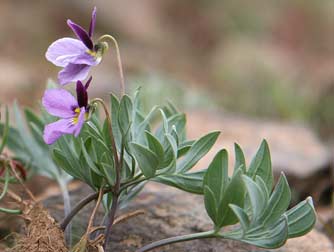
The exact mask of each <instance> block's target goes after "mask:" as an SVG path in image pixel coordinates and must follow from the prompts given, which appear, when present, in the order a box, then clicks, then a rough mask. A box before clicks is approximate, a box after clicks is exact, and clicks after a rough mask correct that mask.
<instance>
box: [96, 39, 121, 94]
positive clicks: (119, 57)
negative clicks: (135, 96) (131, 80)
mask: <svg viewBox="0 0 334 252" xmlns="http://www.w3.org/2000/svg"><path fill="white" fill-rule="evenodd" d="M104 39H109V40H111V41H112V42H113V43H114V46H115V49H116V55H117V63H118V71H119V75H120V79H121V96H123V95H124V94H125V82H124V74H123V66H122V58H121V52H120V50H119V46H118V43H117V40H116V39H115V38H114V37H113V36H111V35H109V34H106V35H103V36H101V37H100V38H99V41H102V40H104Z"/></svg>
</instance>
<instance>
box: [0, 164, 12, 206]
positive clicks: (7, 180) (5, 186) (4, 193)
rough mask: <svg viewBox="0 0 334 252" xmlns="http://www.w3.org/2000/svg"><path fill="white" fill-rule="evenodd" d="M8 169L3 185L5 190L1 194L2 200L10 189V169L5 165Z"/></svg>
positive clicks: (0, 198)
mask: <svg viewBox="0 0 334 252" xmlns="http://www.w3.org/2000/svg"><path fill="white" fill-rule="evenodd" d="M5 169H6V171H5V183H4V186H3V191H2V193H1V195H0V200H2V198H3V197H4V196H5V195H6V193H7V190H8V184H9V175H10V174H9V169H8V168H7V167H5Z"/></svg>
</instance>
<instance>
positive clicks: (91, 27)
mask: <svg viewBox="0 0 334 252" xmlns="http://www.w3.org/2000/svg"><path fill="white" fill-rule="evenodd" d="M95 23H96V7H94V9H93V12H92V19H91V20H90V25H89V32H88V35H89V37H92V36H93V34H94V30H95Z"/></svg>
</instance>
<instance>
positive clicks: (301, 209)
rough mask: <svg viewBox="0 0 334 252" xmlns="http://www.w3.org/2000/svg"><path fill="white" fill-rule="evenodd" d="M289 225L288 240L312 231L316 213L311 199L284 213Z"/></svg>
mask: <svg viewBox="0 0 334 252" xmlns="http://www.w3.org/2000/svg"><path fill="white" fill-rule="evenodd" d="M286 215H287V217H288V225H289V238H293V237H298V236H302V235H304V234H306V233H308V232H309V231H311V230H312V228H313V226H314V224H315V222H316V218H317V217H316V213H315V210H314V206H313V201H312V198H311V197H308V198H307V199H306V200H304V201H302V202H300V203H299V204H298V205H296V206H295V207H293V208H291V209H290V210H289V211H287V212H286Z"/></svg>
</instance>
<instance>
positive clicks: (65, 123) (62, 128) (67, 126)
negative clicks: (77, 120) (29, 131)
mask: <svg viewBox="0 0 334 252" xmlns="http://www.w3.org/2000/svg"><path fill="white" fill-rule="evenodd" d="M72 121H73V118H70V119H60V120H58V121H56V122H54V123H50V124H48V125H46V126H45V128H44V134H43V139H44V142H45V143H46V144H53V143H54V142H55V141H57V139H58V138H59V137H61V136H62V135H64V134H73V133H74V131H75V130H76V128H77V126H76V125H74V124H73V123H72Z"/></svg>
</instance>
